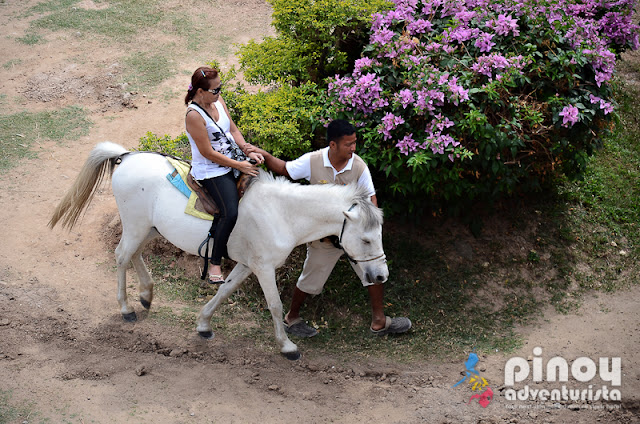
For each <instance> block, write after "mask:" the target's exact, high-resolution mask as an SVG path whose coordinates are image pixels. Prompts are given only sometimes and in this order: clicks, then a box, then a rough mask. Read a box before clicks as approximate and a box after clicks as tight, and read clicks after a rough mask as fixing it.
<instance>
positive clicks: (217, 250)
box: [200, 172, 238, 265]
mask: <svg viewBox="0 0 640 424" xmlns="http://www.w3.org/2000/svg"><path fill="white" fill-rule="evenodd" d="M200 184H202V185H203V186H204V188H205V189H206V190H207V192H209V194H210V195H211V197H212V198H213V200H214V201H215V202H216V205H218V209H220V213H219V214H218V215H216V217H215V218H214V219H216V220H218V225H217V226H216V230H215V234H214V235H213V252H212V254H211V263H212V264H213V265H220V263H221V262H222V257H223V256H224V257H229V256H228V254H227V241H228V240H229V235H231V231H232V230H233V227H234V226H235V225H236V220H237V219H238V189H237V188H236V180H235V178H234V177H233V172H227V173H226V174H224V175H221V176H219V177H215V178H209V179H206V180H201V181H200Z"/></svg>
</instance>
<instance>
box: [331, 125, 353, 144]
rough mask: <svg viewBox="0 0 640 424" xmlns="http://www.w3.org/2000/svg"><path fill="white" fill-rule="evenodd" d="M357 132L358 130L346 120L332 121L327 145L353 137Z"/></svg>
mask: <svg viewBox="0 0 640 424" xmlns="http://www.w3.org/2000/svg"><path fill="white" fill-rule="evenodd" d="M355 132H356V128H355V127H354V126H353V125H351V124H350V123H349V122H347V121H345V120H344V119H336V120H334V121H331V123H330V124H329V126H328V127H327V143H330V142H332V141H335V142H337V141H338V140H339V139H340V137H343V136H345V135H351V134H354V133H355Z"/></svg>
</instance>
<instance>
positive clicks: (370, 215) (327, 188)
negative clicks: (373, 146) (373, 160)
mask: <svg viewBox="0 0 640 424" xmlns="http://www.w3.org/2000/svg"><path fill="white" fill-rule="evenodd" d="M258 183H259V184H269V185H278V186H283V189H284V190H289V189H293V190H295V189H296V188H295V187H306V189H308V190H317V191H324V192H329V193H331V192H335V194H334V196H335V197H336V199H341V198H342V199H345V200H346V201H348V202H349V203H350V204H351V205H355V206H356V207H357V208H359V209H360V211H361V213H362V219H363V225H364V226H365V228H366V229H370V228H375V227H377V226H379V225H382V220H383V216H382V209H380V208H378V207H377V206H375V205H374V204H373V203H372V202H371V198H370V196H369V193H368V192H367V189H366V188H365V187H362V186H358V185H357V184H348V185H346V186H342V185H338V184H316V185H309V186H306V185H304V186H303V185H302V184H298V183H295V182H292V181H291V180H289V179H287V178H285V177H282V176H277V177H276V176H274V175H273V174H272V173H270V172H266V171H263V170H260V173H259V175H258V176H257V177H252V178H251V180H250V181H249V184H248V186H247V190H250V189H251V187H252V186H253V185H254V184H258Z"/></svg>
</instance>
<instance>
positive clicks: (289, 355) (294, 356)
mask: <svg viewBox="0 0 640 424" xmlns="http://www.w3.org/2000/svg"><path fill="white" fill-rule="evenodd" d="M281 353H282V354H283V355H284V357H285V358H287V359H288V360H290V361H297V360H298V359H300V357H301V356H302V355H301V354H300V352H298V351H297V350H296V351H295V352H281Z"/></svg>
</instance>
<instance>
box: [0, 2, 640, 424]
mask: <svg viewBox="0 0 640 424" xmlns="http://www.w3.org/2000/svg"><path fill="white" fill-rule="evenodd" d="M34 4H36V2H35V1H26V2H16V1H14V0H7V1H2V2H0V26H1V28H2V29H1V30H0V31H1V32H0V35H1V36H0V51H2V55H1V56H2V60H1V61H2V64H3V65H5V66H2V67H0V93H1V94H4V95H6V99H8V101H5V102H3V106H4V108H5V110H4V111H3V114H8V113H15V112H19V111H42V110H53V109H56V108H60V107H63V106H67V105H73V104H77V105H81V106H83V107H85V108H88V109H89V110H90V111H91V119H92V120H93V121H94V123H95V124H94V126H92V127H91V129H90V132H89V135H87V136H84V137H82V138H80V139H78V140H74V141H73V142H67V143H63V144H56V143H53V142H49V141H47V140H44V139H37V140H33V149H34V150H35V151H36V152H37V154H38V155H37V158H35V159H25V160H23V161H21V163H20V164H19V166H18V167H16V168H14V169H13V170H12V171H10V172H9V173H5V174H4V175H3V176H1V177H0V204H1V205H2V207H1V208H0V229H1V232H0V240H2V242H1V243H0V390H1V391H2V392H0V394H2V393H5V394H6V393H10V398H9V400H8V405H11V406H15V407H19V408H24V409H25V410H26V411H29V412H28V413H27V416H21V417H19V418H18V419H16V420H15V422H19V423H23V422H24V423H27V422H28V423H31V422H53V423H58V422H72V423H91V422H93V423H120V422H135V423H137V422H153V423H205V422H212V423H213V422H215V423H254V422H262V423H276V422H307V423H324V422H339V423H360V422H368V421H375V422H380V423H422V422H427V423H432V422H433V423H458V422H465V423H475V422H483V423H594V422H602V423H614V422H622V423H635V422H640V418H639V416H638V414H639V411H640V354H639V353H638V350H639V349H638V348H639V347H640V308H638V299H639V298H640V287H638V286H635V287H634V288H632V289H630V290H628V291H620V292H616V293H613V294H608V295H607V294H599V295H598V297H591V298H587V299H586V300H585V302H584V304H583V306H582V307H581V308H580V310H579V311H578V313H573V314H569V315H560V314H558V313H556V312H555V311H554V310H552V309H551V308H550V309H549V310H548V311H546V313H545V316H544V319H543V320H540V322H539V323H538V324H536V325H534V326H528V327H522V328H519V329H518V331H519V332H520V334H522V335H523V337H524V339H525V340H526V343H525V344H524V346H523V347H522V348H521V349H520V350H518V351H516V352H513V353H509V354H503V353H502V352H495V353H492V354H490V355H483V356H481V357H480V363H479V367H478V368H477V369H478V370H479V371H481V375H482V376H483V377H485V378H486V380H487V381H488V383H489V386H490V387H491V388H492V389H493V391H494V393H495V397H494V398H493V401H492V402H491V403H490V404H489V406H488V407H486V408H483V407H481V406H480V405H479V404H478V402H477V401H473V402H471V403H469V398H470V397H471V395H472V394H474V393H475V392H472V391H471V388H470V386H468V385H467V386H465V385H461V386H459V387H456V388H453V387H452V386H453V384H454V383H456V382H457V381H458V380H460V379H461V378H462V376H463V373H464V370H465V368H464V360H465V359H466V358H460V357H456V358H450V359H444V360H433V361H422V362H418V363H412V364H397V363H391V362H389V361H385V359H384V358H376V357H375V355H372V357H371V359H368V360H366V361H362V360H357V361H356V360H353V359H350V358H344V357H340V358H336V357H331V356H327V355H321V354H318V353H314V352H303V357H302V359H301V360H299V361H296V362H291V361H288V360H287V359H285V358H284V357H281V356H280V355H278V354H277V353H276V351H275V350H274V351H273V352H270V353H269V352H267V353H265V351H264V349H258V348H257V347H256V346H255V345H254V344H253V343H252V342H251V341H246V340H237V339H232V338H231V339H225V338H224V337H216V338H215V339H213V340H211V341H204V340H202V339H200V338H199V337H198V335H197V333H196V332H195V330H193V331H187V330H185V329H184V328H182V327H180V326H171V325H166V324H163V323H160V322H158V321H155V320H149V319H145V317H146V315H145V314H144V313H141V309H142V308H141V306H140V305H139V304H137V303H136V310H137V311H138V313H139V316H140V320H139V321H138V322H136V323H134V324H131V323H125V322H123V320H122V319H121V316H120V313H119V309H118V306H117V303H116V300H115V288H116V276H115V272H114V266H113V265H114V259H113V253H112V250H110V249H111V247H110V246H108V245H107V243H106V242H105V240H104V236H103V234H104V231H102V229H103V228H104V227H105V225H106V224H107V223H109V222H110V221H111V220H112V219H113V217H115V216H116V214H117V210H116V206H115V201H114V199H113V197H112V195H111V191H110V188H109V187H108V185H105V186H104V189H103V190H101V192H100V193H99V194H98V195H97V196H96V198H95V199H94V201H93V203H92V205H91V207H90V208H89V210H88V212H87V213H86V215H85V216H84V218H83V219H82V221H81V222H80V224H79V225H78V226H77V227H76V228H74V230H73V231H71V232H66V231H63V230H61V229H59V228H56V229H55V230H53V231H51V230H49V229H48V228H47V226H46V224H47V222H48V220H49V218H50V214H51V212H52V210H53V208H54V207H55V206H56V205H57V203H58V201H59V200H60V199H61V198H62V196H63V194H64V192H65V191H66V190H67V189H68V187H69V186H70V185H71V183H72V181H73V179H74V178H75V176H76V175H77V173H78V171H79V169H80V166H81V164H82V163H83V162H84V160H85V158H86V157H87V154H88V152H89V151H90V150H91V149H92V147H93V146H94V145H95V144H96V143H97V142H100V141H104V140H110V141H114V142H117V143H120V144H122V145H124V146H125V147H128V148H134V147H136V146H137V144H138V139H139V138H140V137H141V136H142V135H144V134H145V133H146V132H147V131H153V132H154V133H156V134H165V133H167V134H172V135H177V134H179V133H180V132H181V131H182V130H183V113H184V105H183V104H182V98H183V95H184V89H186V86H187V85H188V83H189V81H188V77H187V76H185V75H186V74H185V72H186V73H188V72H190V71H191V70H192V69H195V67H197V66H198V65H200V62H198V60H201V58H196V57H189V58H180V60H179V61H178V62H179V67H180V72H178V74H177V76H175V77H173V78H171V79H170V80H168V81H166V82H165V83H163V84H162V85H161V86H160V87H159V88H158V90H157V93H167V92H169V93H171V94H170V95H169V96H166V95H165V96H164V97H162V96H155V97H154V96H151V95H150V96H148V97H147V96H146V95H145V94H144V93H130V92H128V91H127V89H126V86H122V85H120V84H118V78H117V77H118V76H119V74H120V73H121V72H122V69H121V67H122V65H120V59H119V58H121V57H122V54H123V52H122V51H120V50H118V47H117V46H105V45H104V44H100V45H94V44H92V43H90V42H86V41H84V40H83V39H82V38H78V37H75V36H74V34H64V33H52V34H49V35H47V36H46V42H41V43H37V44H35V45H33V46H26V45H25V44H22V43H20V42H18V41H17V40H16V38H18V37H22V36H24V35H25V33H26V31H27V29H28V24H29V19H31V18H24V17H22V18H21V17H19V15H18V13H19V12H21V11H24V10H26V8H27V7H29V6H32V5H34ZM219 5H220V7H218V8H216V9H215V10H213V11H211V13H212V14H213V15H214V16H215V14H219V15H220V14H222V15H225V14H229V13H233V15H232V16H236V17H237V20H234V22H233V25H231V26H229V32H228V34H227V35H228V37H229V40H228V42H229V44H231V43H233V42H245V41H247V40H248V39H250V38H253V37H257V38H259V37H260V36H262V35H265V34H270V33H271V31H272V29H271V28H270V27H269V19H270V10H269V7H268V5H266V4H265V3H264V2H262V1H260V0H239V1H231V2H225V3H219ZM78 7H86V8H91V7H99V5H98V4H95V3H93V2H92V1H91V0H86V1H83V2H81V3H79V4H78ZM203 57H206V55H205V56H203ZM221 62H223V63H227V64H228V63H232V62H234V59H233V57H232V56H231V55H227V56H226V57H223V58H222V60H221ZM8 64H10V65H8ZM157 93H156V94H157ZM467 236H468V235H467ZM468 237H470V236H468ZM131 295H132V296H133V298H134V299H137V291H136V290H135V288H133V289H132V291H131ZM158 306H159V305H158V304H157V303H154V306H153V307H158ZM264 331H265V332H272V327H271V326H270V325H269V326H267V327H265V328H264ZM407 337H412V335H408V336H407ZM536 346H539V347H542V349H543V352H542V358H544V361H545V362H544V363H546V361H547V360H548V359H550V358H552V357H555V356H561V357H563V358H565V359H566V360H567V361H569V363H571V362H572V361H573V360H575V359H576V358H579V357H587V358H591V359H593V360H594V361H595V362H596V363H597V361H598V358H601V357H606V358H613V357H619V358H621V361H622V385H621V386H620V387H618V389H619V391H620V393H621V395H622V401H621V402H603V401H602V400H593V401H590V402H571V401H569V402H542V401H537V402H526V401H509V400H507V399H506V397H505V394H506V393H507V389H508V387H505V384H504V383H505V379H504V369H505V364H506V362H507V361H508V360H509V359H510V358H511V357H516V356H517V357H522V358H525V359H529V362H528V363H529V364H532V363H533V362H534V361H531V359H532V356H534V354H533V349H534V347H536ZM570 377H571V372H570ZM465 384H466V383H465ZM529 384H530V385H531V388H537V389H549V390H550V389H552V388H554V387H556V386H554V384H557V383H551V382H548V381H543V382H541V383H537V384H536V383H531V381H530V380H529ZM566 384H567V386H568V387H569V386H570V387H575V388H582V389H587V388H590V387H591V386H590V384H591V385H593V387H594V388H593V391H594V392H595V391H596V389H598V388H600V387H601V386H602V385H603V384H607V385H608V387H609V389H611V388H612V386H611V383H607V382H604V383H603V382H602V381H600V380H599V379H598V378H596V379H594V380H592V381H591V382H589V383H580V382H577V381H576V380H575V379H573V378H570V380H569V382H568V383H566ZM523 385H524V383H521V384H520V386H518V385H516V387H517V388H523ZM0 399H1V397H0ZM0 402H1V401H0ZM6 407H7V405H5V408H6ZM0 409H2V405H1V404H0ZM0 419H1V417H0Z"/></svg>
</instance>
